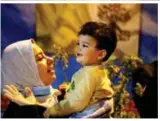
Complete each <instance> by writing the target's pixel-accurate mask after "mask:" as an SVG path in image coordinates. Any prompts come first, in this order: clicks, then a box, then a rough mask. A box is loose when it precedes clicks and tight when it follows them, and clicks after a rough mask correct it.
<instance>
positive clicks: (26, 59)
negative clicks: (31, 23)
mask: <svg viewBox="0 0 160 121" xmlns="http://www.w3.org/2000/svg"><path fill="white" fill-rule="evenodd" d="M1 70H2V88H3V86H4V85H6V84H12V85H15V86H16V87H18V89H19V90H23V89H24V87H26V86H43V85H44V84H43V83H42V82H41V79H40V76H39V72H38V69H37V64H36V61H35V57H34V54H33V50H32V42H31V39H28V40H23V41H19V42H16V43H13V44H11V45H9V46H7V47H6V48H5V50H4V52H3V54H2V68H1Z"/></svg>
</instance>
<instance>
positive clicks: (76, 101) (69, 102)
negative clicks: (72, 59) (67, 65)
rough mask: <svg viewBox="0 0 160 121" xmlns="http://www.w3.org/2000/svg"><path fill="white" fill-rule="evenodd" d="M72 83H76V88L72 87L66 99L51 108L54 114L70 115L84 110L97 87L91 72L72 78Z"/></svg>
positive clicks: (51, 112)
mask: <svg viewBox="0 0 160 121" xmlns="http://www.w3.org/2000/svg"><path fill="white" fill-rule="evenodd" d="M72 83H74V88H73V87H72V89H71V90H69V92H67V93H66V96H65V99H64V100H62V101H60V102H59V103H57V104H55V105H54V107H52V108H50V109H49V111H50V114H51V115H52V116H65V115H69V114H71V113H73V112H78V111H81V110H83V109H84V108H85V107H86V106H87V105H88V103H89V101H90V99H91V96H92V95H93V91H94V88H95V82H94V80H93V79H92V76H91V74H86V72H82V74H78V75H76V76H74V77H73V78H72ZM72 86H73V85H72Z"/></svg>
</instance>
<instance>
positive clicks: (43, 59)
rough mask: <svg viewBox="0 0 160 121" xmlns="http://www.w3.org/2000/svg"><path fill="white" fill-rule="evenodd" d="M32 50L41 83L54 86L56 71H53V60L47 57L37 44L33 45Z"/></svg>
mask: <svg viewBox="0 0 160 121" xmlns="http://www.w3.org/2000/svg"><path fill="white" fill-rule="evenodd" d="M32 48H33V52H34V55H35V60H36V63H37V67H38V71H39V75H40V78H41V81H42V82H43V83H44V84H45V85H50V84H52V82H54V81H55V79H56V75H55V71H54V70H53V59H52V58H50V57H48V56H46V55H45V54H44V52H43V50H42V49H41V48H40V47H39V46H38V45H37V44H36V43H32Z"/></svg>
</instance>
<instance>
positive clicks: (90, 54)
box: [76, 35, 107, 66]
mask: <svg viewBox="0 0 160 121" xmlns="http://www.w3.org/2000/svg"><path fill="white" fill-rule="evenodd" d="M96 45H97V42H96V40H95V39H94V38H92V37H91V36H88V35H80V36H79V40H78V43H77V52H76V56H77V58H76V60H77V62H79V63H80V64H82V65H83V66H90V65H99V64H101V62H102V59H103V58H104V57H105V55H106V54H107V53H106V51H105V50H103V49H102V50H100V49H97V48H96Z"/></svg>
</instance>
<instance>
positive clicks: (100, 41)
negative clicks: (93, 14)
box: [78, 22, 117, 61]
mask: <svg viewBox="0 0 160 121" xmlns="http://www.w3.org/2000/svg"><path fill="white" fill-rule="evenodd" d="M78 35H89V36H91V37H93V38H95V39H96V41H97V48H98V49H105V50H106V51H107V55H106V57H105V58H104V59H103V61H106V60H107V59H108V58H109V57H110V55H111V54H112V53H113V51H114V50H115V48H116V46H117V37H116V32H115V29H114V27H112V26H109V25H107V24H105V23H100V22H87V23H85V24H84V25H83V26H82V28H81V30H80V31H79V33H78Z"/></svg>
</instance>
